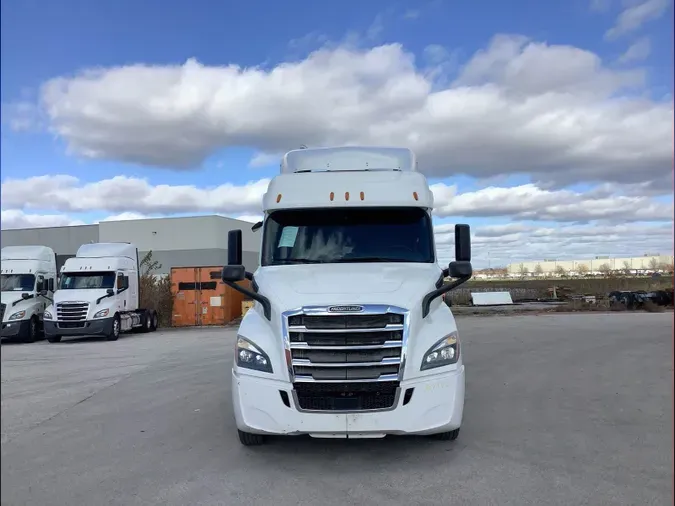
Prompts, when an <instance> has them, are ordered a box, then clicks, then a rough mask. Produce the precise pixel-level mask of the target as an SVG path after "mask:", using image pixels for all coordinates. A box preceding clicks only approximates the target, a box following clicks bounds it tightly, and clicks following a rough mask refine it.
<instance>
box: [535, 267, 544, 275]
mask: <svg viewBox="0 0 675 506" xmlns="http://www.w3.org/2000/svg"><path fill="white" fill-rule="evenodd" d="M534 273H535V274H536V275H537V276H541V275H542V274H544V268H543V267H542V266H541V264H537V265H535V266H534Z"/></svg>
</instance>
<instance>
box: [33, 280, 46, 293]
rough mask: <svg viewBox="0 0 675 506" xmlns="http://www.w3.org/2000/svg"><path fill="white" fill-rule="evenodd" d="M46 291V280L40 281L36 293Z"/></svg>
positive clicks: (36, 286)
mask: <svg viewBox="0 0 675 506" xmlns="http://www.w3.org/2000/svg"><path fill="white" fill-rule="evenodd" d="M44 289H45V281H44V279H40V280H38V282H37V283H36V284H35V291H36V292H38V293H39V292H41V291H42V290H44Z"/></svg>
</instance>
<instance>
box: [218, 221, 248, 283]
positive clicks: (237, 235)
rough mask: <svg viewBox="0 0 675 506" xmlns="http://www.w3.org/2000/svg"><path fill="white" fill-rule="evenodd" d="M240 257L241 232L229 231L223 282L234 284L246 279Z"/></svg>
mask: <svg viewBox="0 0 675 506" xmlns="http://www.w3.org/2000/svg"><path fill="white" fill-rule="evenodd" d="M242 256H243V255H242V246H241V230H230V231H229V232H228V234H227V265H226V266H225V267H223V275H222V279H223V281H226V282H230V283H236V282H237V281H242V280H244V279H245V278H246V268H245V267H244V266H243V265H242Z"/></svg>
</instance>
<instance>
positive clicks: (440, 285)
mask: <svg viewBox="0 0 675 506" xmlns="http://www.w3.org/2000/svg"><path fill="white" fill-rule="evenodd" d="M432 209H433V194H432V192H431V189H430V188H429V185H428V183H427V180H426V178H425V177H424V175H422V174H421V173H419V172H417V164H416V161H415V155H414V153H412V151H410V150H408V149H400V148H367V147H366V148H360V147H343V148H323V149H301V150H296V151H291V152H289V153H287V154H286V155H285V156H284V159H283V162H282V166H281V174H280V175H278V176H276V177H275V178H274V179H273V180H272V181H271V182H270V184H269V187H268V189H267V193H266V194H265V196H264V198H263V211H264V221H263V222H261V223H257V224H256V225H254V226H253V229H254V230H257V229H261V228H262V237H261V241H262V249H261V256H260V267H259V268H258V269H257V270H256V271H255V272H254V273H251V272H246V269H245V267H244V266H243V265H242V244H241V237H242V234H241V231H240V230H235V231H231V232H230V233H229V238H228V241H229V244H228V265H227V266H225V267H224V269H223V274H222V279H223V281H224V282H225V283H226V284H228V285H229V286H230V287H232V288H233V289H235V290H239V291H240V292H242V293H244V294H245V295H247V296H248V297H250V298H251V299H253V300H254V301H255V304H254V306H253V308H252V309H250V310H248V311H247V312H246V314H245V316H244V317H243V319H242V321H241V325H240V327H239V329H238V335H237V342H236V349H235V359H234V364H233V367H232V402H233V405H234V416H235V419H236V424H237V429H238V434H239V440H240V441H241V443H242V444H244V445H258V444H261V443H263V442H264V437H265V435H268V434H276V435H298V434H309V435H310V436H313V437H319V438H334V437H338V438H378V437H384V436H386V435H388V434H398V435H405V434H419V435H434V436H436V437H437V438H439V439H447V440H453V439H455V438H457V436H458V435H459V430H460V427H461V424H462V416H463V410H464V384H465V379H464V374H465V373H464V364H463V361H462V354H461V346H460V340H459V335H458V333H457V325H456V323H455V319H454V317H453V314H452V311H451V310H450V308H449V307H448V306H447V305H446V304H444V303H443V302H442V300H441V296H442V295H443V294H444V293H446V292H448V291H449V290H451V289H453V288H455V287H457V286H459V285H460V284H462V283H464V282H465V281H467V280H468V279H469V278H470V277H471V275H472V269H471V262H470V260H471V245H470V238H469V227H468V225H456V227H455V261H453V262H451V263H450V264H449V266H448V267H447V268H445V269H443V268H441V267H440V266H439V264H438V258H437V254H436V248H435V243H434V232H433V224H432V219H431V211H432ZM447 276H450V277H452V278H455V280H454V281H452V282H451V283H449V284H444V282H443V280H444V278H445V277H447ZM243 279H249V280H250V281H251V287H252V289H251V290H249V289H247V288H245V287H243V286H239V285H237V284H236V283H237V282H238V281H241V280H243Z"/></svg>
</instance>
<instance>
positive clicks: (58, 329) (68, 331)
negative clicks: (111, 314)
mask: <svg viewBox="0 0 675 506" xmlns="http://www.w3.org/2000/svg"><path fill="white" fill-rule="evenodd" d="M77 325H78V326H77V327H75V326H73V322H59V321H54V320H45V321H44V326H45V327H44V328H45V335H47V336H107V335H109V334H110V333H111V332H112V325H113V318H100V319H96V320H87V321H84V322H77Z"/></svg>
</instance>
